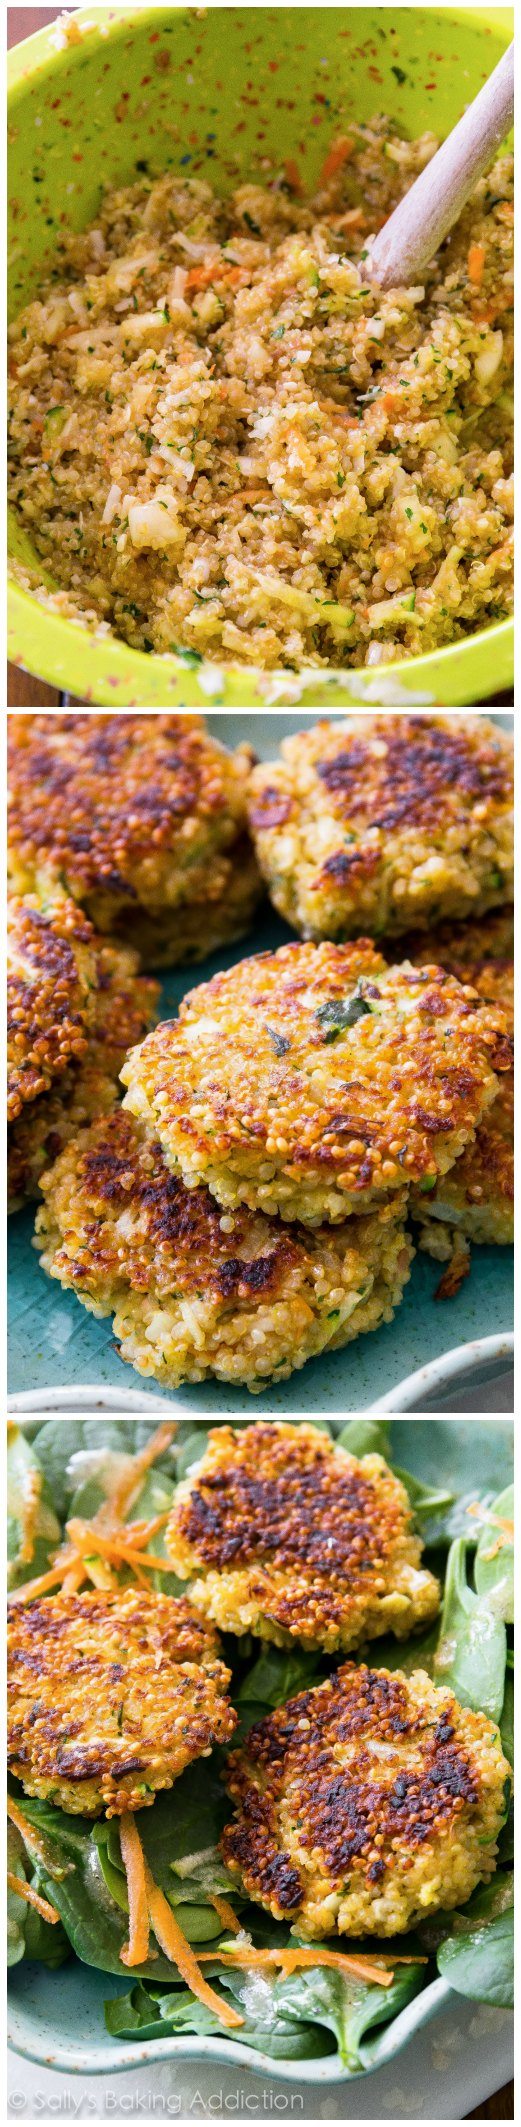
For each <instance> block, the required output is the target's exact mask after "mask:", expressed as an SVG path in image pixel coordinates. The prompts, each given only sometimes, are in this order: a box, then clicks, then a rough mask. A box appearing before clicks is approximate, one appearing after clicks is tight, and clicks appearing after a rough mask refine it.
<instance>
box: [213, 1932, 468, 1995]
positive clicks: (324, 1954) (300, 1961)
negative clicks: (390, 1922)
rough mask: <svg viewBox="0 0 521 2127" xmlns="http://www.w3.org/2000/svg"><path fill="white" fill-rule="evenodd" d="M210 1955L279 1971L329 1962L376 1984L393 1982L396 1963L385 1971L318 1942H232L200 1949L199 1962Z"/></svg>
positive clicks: (339, 1969)
mask: <svg viewBox="0 0 521 2127" xmlns="http://www.w3.org/2000/svg"><path fill="white" fill-rule="evenodd" d="M212 1957H213V1958H214V1959H217V1958H218V1959H219V1963H223V1964H231V1965H245V1966H248V1965H252V1966H253V1967H257V1966H259V1967H260V1968H261V1969H262V1966H263V1965H280V1968H281V1971H282V1972H286V1973H287V1974H289V1973H291V1972H298V1971H305V1970H306V1969H309V1968H310V1967H312V1966H313V1965H331V1966H332V1967H333V1969H334V1970H335V1971H336V1972H345V1974H346V1977H349V1978H351V1979H362V1980H367V1981H368V1982H369V1981H371V1980H373V1981H374V1983H375V1985H376V1986H378V1987H390V1986H391V1985H392V1980H393V1970H394V1965H395V1964H397V1963H398V1959H397V1958H393V1965H392V1969H391V1971H390V1972H388V1971H386V1970H385V1969H384V1967H383V1965H380V1964H374V1963H373V1960H372V1958H371V1957H363V1956H362V1957H349V1956H348V1955H347V1953H345V1952H344V1951H343V1950H324V1949H323V1948H322V1945H321V1943H318V1942H317V1944H316V1946H315V1944H314V1943H313V1944H310V1947H309V1949H303V1948H302V1947H301V1945H300V1944H299V1943H296V1944H295V1948H294V1949H287V1950H254V1949H251V1950H250V1949H243V1947H242V1944H241V1946H240V1947H239V1945H237V1946H235V1945H234V1947H233V1949H229V1950H219V1949H217V1950H213V1951H212V1950H202V1951H201V1953H200V1962H201V1964H207V1963H209V1961H210V1959H211V1958H212ZM400 1961H402V1960H400ZM406 1962H407V1963H409V1962H413V1963H416V1959H411V1960H409V1959H407V1960H406ZM423 1962H424V1963H426V1962H427V1960H426V1959H424V1960H423Z"/></svg>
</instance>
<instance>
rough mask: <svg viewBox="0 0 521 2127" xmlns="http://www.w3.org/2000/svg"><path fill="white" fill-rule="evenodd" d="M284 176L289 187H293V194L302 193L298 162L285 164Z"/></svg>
mask: <svg viewBox="0 0 521 2127" xmlns="http://www.w3.org/2000/svg"><path fill="white" fill-rule="evenodd" d="M284 176H285V177H286V178H287V181H288V185H291V190H292V192H301V191H302V179H301V175H300V170H299V166H298V163H297V162H285V164H284Z"/></svg>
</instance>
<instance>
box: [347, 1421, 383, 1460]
mask: <svg viewBox="0 0 521 2127" xmlns="http://www.w3.org/2000/svg"><path fill="white" fill-rule="evenodd" d="M337 1438H338V1446H339V1447H342V1448H348V1449H349V1454H350V1455H383V1457H384V1461H385V1462H389V1460H390V1446H389V1426H388V1423H387V1419H385V1418H348V1419H347V1423H346V1425H343V1426H342V1431H341V1432H340V1433H339V1434H338V1436H337Z"/></svg>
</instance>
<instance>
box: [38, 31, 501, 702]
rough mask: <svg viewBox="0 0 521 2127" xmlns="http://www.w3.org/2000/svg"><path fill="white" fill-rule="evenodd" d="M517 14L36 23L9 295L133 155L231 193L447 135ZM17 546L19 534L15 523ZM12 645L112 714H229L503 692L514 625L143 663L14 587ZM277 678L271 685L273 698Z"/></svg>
mask: <svg viewBox="0 0 521 2127" xmlns="http://www.w3.org/2000/svg"><path fill="white" fill-rule="evenodd" d="M513 20H514V15H513V9H511V8H499V7H492V8H490V9H486V8H479V7H468V6H463V7H457V6H456V7H432V6H429V7H398V8H394V7H392V8H391V7H389V6H387V7H359V6H357V7H355V8H351V9H349V8H339V7H327V8H323V7H322V8H321V7H299V8H298V9H297V10H295V8H293V7H256V8H251V7H246V8H244V7H243V8H241V7H233V8H226V9H225V10H223V9H221V8H220V7H208V8H197V9H196V8H186V7H168V8H164V7H163V8H153V7H152V8H150V7H147V6H145V7H144V6H140V7H114V8H112V7H95V8H88V7H85V8H78V9H77V10H76V11H75V13H74V23H73V29H72V36H73V40H74V41H72V39H71V41H70V42H68V41H67V39H66V37H65V35H64V33H63V30H62V31H60V29H58V30H57V28H56V25H55V24H53V25H52V26H51V27H50V28H48V29H47V28H46V29H43V30H40V31H39V32H38V35H37V36H36V37H30V38H28V39H27V41H26V42H25V43H23V44H21V45H18V46H17V47H16V48H15V50H14V51H13V52H12V53H11V54H10V58H9V116H10V133H9V140H10V155H9V194H10V221H9V304H10V315H11V316H13V315H15V314H16V312H17V311H18V310H19V309H21V308H22V305H23V304H24V303H25V302H27V301H28V300H29V299H31V298H32V297H33V296H34V295H35V294H36V293H37V292H38V287H39V283H40V282H41V280H42V278H43V277H44V275H45V272H46V271H47V270H48V267H49V264H50V262H51V260H52V258H53V254H54V253H55V251H56V245H57V241H58V238H59V236H60V233H61V230H62V228H63V225H64V224H72V227H73V228H75V229H81V228H85V226H86V225H87V224H88V223H89V222H91V221H92V219H93V217H94V216H95V215H96V213H97V209H98V205H99V200H100V193H101V190H102V187H104V186H110V185H113V184H124V183H132V181H133V180H134V178H135V175H136V169H138V170H139V169H142V168H143V163H144V162H145V164H146V166H147V167H148V168H149V169H150V170H151V172H153V173H154V174H156V173H158V172H161V171H162V170H164V169H171V170H173V171H176V170H179V171H180V172H181V174H182V175H184V174H185V172H188V174H189V175H194V176H197V177H204V178H207V179H209V180H210V182H211V183H212V184H214V185H215V187H216V189H217V190H218V191H221V192H223V193H226V192H229V191H230V190H231V189H233V186H234V185H235V184H236V183H237V182H238V181H239V180H241V179H244V178H245V177H249V178H252V179H254V180H255V179H260V180H261V182H265V181H266V176H267V175H269V172H270V170H272V169H274V170H279V169H280V165H281V161H282V160H283V159H284V158H286V157H294V158H295V159H296V160H297V162H298V164H299V168H300V170H301V174H302V177H303V180H304V183H305V185H306V186H309V187H313V185H315V184H316V182H317V179H318V174H319V171H320V168H321V165H322V162H323V160H324V155H325V154H326V153H327V150H328V148H329V146H330V143H331V141H332V139H333V138H334V137H335V134H338V132H341V131H342V130H344V129H345V127H346V125H348V124H349V122H350V120H351V121H352V119H353V117H354V116H356V117H357V118H358V119H362V120H370V119H371V118H372V116H373V115H374V113H375V111H377V110H385V111H387V112H388V113H389V115H390V116H391V117H392V118H394V119H396V121H397V123H398V124H399V125H401V126H403V129H404V132H405V133H406V134H408V135H415V134H421V133H423V132H425V131H427V130H430V131H432V130H434V131H436V132H437V133H438V134H439V135H440V137H441V138H443V137H444V136H445V135H446V134H447V133H448V132H449V131H450V129H451V127H452V126H454V125H455V124H456V121H457V119H458V118H460V117H461V113H462V110H463V109H464V107H465V105H466V104H467V103H468V102H469V101H470V99H471V97H472V96H475V95H477V93H478V90H479V89H480V88H481V87H482V84H483V81H484V80H485V79H486V77H487V75H488V74H489V73H491V71H492V68H493V66H494V65H495V64H496V62H497V60H498V59H499V58H500V57H501V54H502V52H504V51H505V49H506V46H507V44H508V42H509V40H510V38H511V37H512V35H513ZM10 544H11V550H12V552H13V555H16V556H17V558H18V559H19V560H20V561H22V562H24V563H25V565H27V562H28V560H29V559H30V548H29V542H28V540H27V535H26V534H24V533H21V532H20V529H19V527H18V526H17V525H16V524H15V523H13V525H12V527H11V533H10ZM9 655H10V657H11V658H12V659H13V661H14V662H15V663H18V664H21V665H24V666H26V667H28V669H29V671H30V672H34V673H36V674H37V675H38V677H39V678H40V679H45V680H48V681H50V682H51V683H52V684H54V685H55V686H57V687H59V688H61V689H62V690H63V691H68V692H70V693H71V694H76V695H79V697H80V699H82V700H83V699H84V698H86V699H87V700H88V701H92V702H98V703H104V702H106V703H108V704H109V706H110V707H113V706H115V705H117V704H119V705H120V706H121V707H122V708H129V707H134V706H141V707H144V708H150V707H155V708H161V707H164V708H169V707H179V708H186V707H188V706H190V705H192V706H194V705H195V706H196V707H197V706H199V707H203V708H204V707H205V706H206V704H207V702H208V700H210V701H211V702H212V703H213V702H222V703H223V704H224V705H225V706H226V707H228V708H245V707H247V706H254V705H255V706H257V707H259V708H263V707H264V705H265V702H266V701H270V700H273V701H279V702H282V703H285V704H288V703H291V702H293V701H300V700H310V699H311V700H312V702H313V703H314V705H316V706H324V705H325V706H327V707H329V706H330V705H331V702H332V701H333V702H334V703H347V704H348V703H350V702H351V703H352V702H355V703H358V704H363V703H364V701H368V702H377V703H383V704H387V703H391V704H392V703H393V702H394V703H395V702H397V701H405V702H406V703H407V702H408V703H409V704H410V705H411V704H412V703H413V702H415V701H419V702H422V701H423V702H427V703H429V702H430V703H435V702H438V703H446V704H447V706H448V707H450V708H453V707H454V705H455V704H456V703H461V702H475V701H483V700H484V699H486V697H487V695H491V694H497V693H498V692H499V689H500V688H502V687H504V688H505V689H506V688H508V687H509V686H511V685H512V680H513V624H512V622H510V621H502V622H499V623H496V624H494V625H492V626H491V627H490V628H487V629H485V630H483V631H481V632H480V633H479V634H477V635H474V636H469V639H468V641H462V642H459V643H456V644H454V645H449V646H448V647H447V648H446V649H443V650H440V651H438V652H436V653H433V655H432V656H430V655H427V656H425V657H418V658H412V659H408V660H406V661H404V662H403V663H401V664H400V665H398V666H397V665H388V666H383V665H382V666H380V667H379V668H378V673H376V672H375V671H374V670H368V669H367V668H366V669H365V670H364V671H360V672H353V671H351V672H347V673H339V672H334V673H328V672H327V671H325V672H324V673H323V674H321V675H319V677H318V681H317V677H316V676H315V675H313V674H312V675H311V684H308V682H307V681H306V679H304V680H303V679H302V677H301V676H300V677H299V676H296V677H295V675H292V674H290V673H279V674H278V675H276V674H275V675H271V676H270V678H269V679H268V680H267V679H266V675H265V676H264V678H263V676H262V675H261V674H259V673H256V672H254V671H252V669H251V667H247V668H244V667H239V666H238V665H228V666H226V667H221V666H218V665H215V664H214V665H208V664H206V665H202V666H201V667H200V668H199V669H198V670H197V671H194V670H189V669H188V670H187V668H186V665H184V664H183V662H182V660H181V659H180V658H179V657H172V656H166V657H162V658H160V657H156V656H150V657H147V656H145V655H144V653H143V652H142V651H139V650H130V649H129V648H128V646H127V645H126V644H125V643H122V642H117V641H116V640H115V638H114V637H113V636H111V635H108V636H103V637H101V638H99V637H98V638H96V636H91V635H88V634H87V633H86V631H85V630H84V629H83V628H82V627H78V626H77V625H76V624H74V623H73V622H72V621H68V620H63V619H62V618H61V617H60V616H59V615H58V614H56V613H52V612H50V611H49V612H46V611H45V608H44V607H43V606H42V605H40V604H39V603H38V601H37V600H36V599H35V598H34V597H32V596H30V595H29V594H28V593H27V591H25V590H22V589H21V588H20V587H19V585H18V584H13V585H12V587H11V589H10V595H9ZM273 685H274V686H275V690H276V691H275V692H272V688H273Z"/></svg>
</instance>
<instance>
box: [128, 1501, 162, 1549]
mask: <svg viewBox="0 0 521 2127" xmlns="http://www.w3.org/2000/svg"><path fill="white" fill-rule="evenodd" d="M171 1513H172V1508H171V1507H167V1510H166V1514H155V1515H154V1519H153V1521H126V1522H124V1524H123V1530H124V1535H125V1542H128V1543H131V1544H134V1545H135V1546H136V1548H137V1546H138V1545H139V1548H140V1549H141V1545H142V1544H148V1543H150V1538H151V1536H157V1533H158V1530H159V1529H164V1528H165V1525H166V1522H167V1521H170V1516H171Z"/></svg>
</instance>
